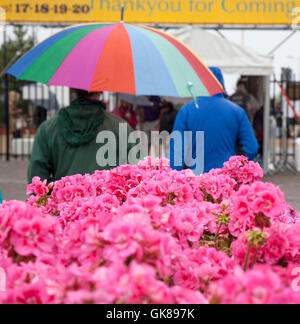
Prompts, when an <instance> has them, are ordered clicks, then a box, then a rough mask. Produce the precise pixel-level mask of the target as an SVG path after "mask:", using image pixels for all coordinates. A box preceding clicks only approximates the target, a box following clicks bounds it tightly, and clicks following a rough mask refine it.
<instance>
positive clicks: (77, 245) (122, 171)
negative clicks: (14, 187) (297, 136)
mask: <svg viewBox="0 0 300 324" xmlns="http://www.w3.org/2000/svg"><path fill="white" fill-rule="evenodd" d="M262 177H263V172H262V170H261V168H260V167H259V165H258V164H255V163H253V162H249V161H248V160H247V159H245V158H244V157H233V158H231V160H230V161H229V162H228V163H225V165H224V168H223V169H220V170H213V171H211V172H210V173H208V174H204V175H202V176H200V177H195V176H194V175H193V174H192V172H190V171H188V170H186V171H182V172H177V171H173V170H171V169H170V168H169V166H168V161H166V160H155V161H153V160H151V159H150V158H147V159H146V160H144V161H142V162H141V163H140V165H139V166H128V165H127V166H122V167H119V168H116V169H114V170H111V171H101V172H100V171H97V172H95V174H93V175H85V176H81V175H76V176H72V177H66V178H63V179H62V180H60V181H58V182H56V183H54V184H50V185H47V183H46V182H42V181H40V179H39V178H34V179H33V183H32V184H31V185H30V186H29V187H28V194H29V195H31V196H30V197H29V199H28V201H27V202H26V203H22V202H17V201H11V202H4V204H3V205H1V206H0V267H1V268H3V269H4V271H5V272H6V274H7V287H6V292H5V293H2V294H0V302H1V303H21V304H28V303H36V304H82V303H96V304H102V303H116V304H119V303H122V304H124V303H129V304H132V303H154V304H157V303H161V304H189V303H193V304H208V303H218V304H222V303H253V304H255V303H283V304H284V303H300V294H299V292H298V291H299V290H300V287H298V286H297V285H298V282H299V280H298V279H299V278H297V273H296V272H295V271H294V270H295V269H299V267H300V223H299V221H300V218H299V214H298V213H297V212H295V211H294V210H293V209H292V208H291V207H290V206H288V205H287V204H286V202H285V199H284V195H283V194H282V192H281V191H280V189H279V188H277V187H275V186H273V185H272V184H265V183H263V182H262ZM299 272H300V270H299ZM298 288H299V289H298Z"/></svg>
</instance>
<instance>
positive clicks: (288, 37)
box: [268, 30, 298, 56]
mask: <svg viewBox="0 0 300 324" xmlns="http://www.w3.org/2000/svg"><path fill="white" fill-rule="evenodd" d="M297 32H298V30H293V31H292V32H291V33H290V34H289V35H288V36H286V37H285V39H283V40H282V41H281V42H280V43H279V44H278V45H277V46H276V47H274V48H273V49H272V51H271V52H270V53H269V54H268V55H269V56H273V55H274V54H275V52H277V51H278V50H279V49H280V48H281V47H282V46H283V45H284V44H285V43H286V42H287V41H288V40H290V39H291V38H292V37H293V36H294V35H296V33H297Z"/></svg>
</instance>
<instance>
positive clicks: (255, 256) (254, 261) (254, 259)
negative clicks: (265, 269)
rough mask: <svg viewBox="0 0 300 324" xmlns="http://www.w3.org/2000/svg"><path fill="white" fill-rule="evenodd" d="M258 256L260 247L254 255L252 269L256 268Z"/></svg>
mask: <svg viewBox="0 0 300 324" xmlns="http://www.w3.org/2000/svg"><path fill="white" fill-rule="evenodd" d="M257 254H258V247H257V248H256V250H255V253H254V258H253V261H252V264H251V269H252V268H253V267H254V266H255V263H256V261H257Z"/></svg>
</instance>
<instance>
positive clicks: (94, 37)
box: [7, 23, 224, 97]
mask: <svg viewBox="0 0 300 324" xmlns="http://www.w3.org/2000/svg"><path fill="white" fill-rule="evenodd" d="M200 41H201V40H200ZM7 73H9V74H11V75H14V76H15V77H16V78H18V79H20V80H27V81H37V82H42V83H44V84H48V85H57V86H66V87H70V88H76V89H82V90H87V91H89V92H98V91H111V92H120V93H127V94H133V95H157V96H169V97H192V96H194V97H195V96H212V95H215V94H218V93H222V92H224V90H223V88H222V86H221V85H220V83H219V82H218V81H217V80H216V78H215V77H214V76H213V74H212V73H211V72H210V70H209V69H208V68H207V67H206V66H205V65H204V64H203V63H202V62H201V61H200V59H199V58H198V57H197V56H196V55H195V54H194V53H192V52H191V50H189V49H188V48H187V47H186V46H185V45H183V44H182V43H181V42H179V41H178V40H176V39H175V38H173V37H172V36H169V35H167V34H165V33H163V32H161V31H159V30H156V29H151V28H148V27H136V26H132V25H128V24H124V23H119V24H104V25H103V24H89V25H77V26H73V27H70V28H67V29H64V30H62V31H61V32H59V33H57V34H55V35H53V36H52V37H50V38H48V39H47V40H45V41H44V42H42V43H40V44H39V45H38V46H36V47H35V48H33V49H32V50H31V51H29V52H28V53H27V54H26V55H25V56H23V57H22V58H21V59H20V60H19V61H17V62H16V63H15V64H14V65H13V66H12V67H11V68H10V69H9V70H8V71H7Z"/></svg>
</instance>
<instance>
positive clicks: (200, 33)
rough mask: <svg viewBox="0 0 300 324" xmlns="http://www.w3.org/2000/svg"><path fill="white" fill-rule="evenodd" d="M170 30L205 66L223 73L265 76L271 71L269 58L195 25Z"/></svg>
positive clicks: (271, 60) (271, 61) (272, 70)
mask: <svg viewBox="0 0 300 324" xmlns="http://www.w3.org/2000/svg"><path fill="white" fill-rule="evenodd" d="M169 33H170V34H172V35H173V36H175V37H177V38H178V39H180V40H181V41H182V42H184V43H185V44H186V45H187V46H189V47H190V48H191V49H192V50H193V51H194V52H195V53H196V54H197V55H198V56H199V57H200V59H201V60H202V61H203V62H204V63H205V64H206V65H208V66H217V67H219V68H221V69H222V71H223V73H227V74H241V75H256V76H267V75H272V74H273V72H274V66H273V58H272V57H270V56H268V55H264V54H259V53H257V52H255V51H254V50H252V49H249V48H247V47H243V46H241V45H238V44H236V43H234V42H232V41H230V40H228V39H225V38H222V37H220V36H217V35H214V34H212V33H210V32H208V31H205V30H203V29H201V28H200V27H197V26H188V27H185V28H182V29H177V30H174V29H173V30H170V31H169Z"/></svg>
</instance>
